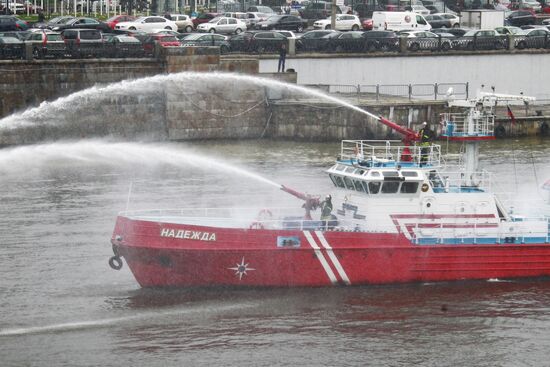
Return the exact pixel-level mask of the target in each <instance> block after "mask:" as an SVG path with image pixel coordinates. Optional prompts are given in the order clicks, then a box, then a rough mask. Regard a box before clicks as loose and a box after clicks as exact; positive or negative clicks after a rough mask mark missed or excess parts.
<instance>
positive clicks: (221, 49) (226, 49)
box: [220, 45, 229, 55]
mask: <svg viewBox="0 0 550 367" xmlns="http://www.w3.org/2000/svg"><path fill="white" fill-rule="evenodd" d="M228 52H229V47H227V46H225V45H221V46H220V53H221V54H222V55H224V54H226V53H228Z"/></svg>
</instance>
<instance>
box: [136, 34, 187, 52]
mask: <svg viewBox="0 0 550 367" xmlns="http://www.w3.org/2000/svg"><path fill="white" fill-rule="evenodd" d="M155 43H158V44H159V45H160V46H162V47H179V46H181V43H180V41H179V40H178V39H177V38H176V36H173V35H169V34H162V33H154V34H150V35H149V36H148V37H147V38H145V40H144V41H143V51H144V52H145V54H146V55H153V54H154V53H155Z"/></svg>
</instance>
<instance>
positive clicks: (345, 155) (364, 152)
mask: <svg viewBox="0 0 550 367" xmlns="http://www.w3.org/2000/svg"><path fill="white" fill-rule="evenodd" d="M340 160H341V161H349V162H357V163H359V164H362V165H366V166H369V167H395V166H396V165H400V166H402V167H407V166H424V167H440V166H441V165H442V158H441V145H439V144H431V145H430V146H428V147H420V146H418V145H411V146H406V145H403V143H402V142H401V141H400V140H342V143H341V149H340Z"/></svg>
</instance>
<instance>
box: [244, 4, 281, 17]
mask: <svg viewBox="0 0 550 367" xmlns="http://www.w3.org/2000/svg"><path fill="white" fill-rule="evenodd" d="M246 11H247V12H255V13H264V14H270V15H275V11H274V10H273V9H271V8H270V7H269V6H262V5H254V6H249V7H248V9H246Z"/></svg>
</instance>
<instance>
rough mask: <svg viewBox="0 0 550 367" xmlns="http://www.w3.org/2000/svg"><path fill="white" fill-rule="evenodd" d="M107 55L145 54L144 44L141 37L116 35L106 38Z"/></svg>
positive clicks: (133, 55) (139, 55)
mask: <svg viewBox="0 0 550 367" xmlns="http://www.w3.org/2000/svg"><path fill="white" fill-rule="evenodd" d="M104 49H105V55H106V56H108V57H117V58H120V57H141V56H144V55H145V53H144V50H143V44H142V43H141V41H140V40H139V39H137V38H136V37H132V36H127V35H114V36H112V37H109V39H107V40H105V43H104Z"/></svg>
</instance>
